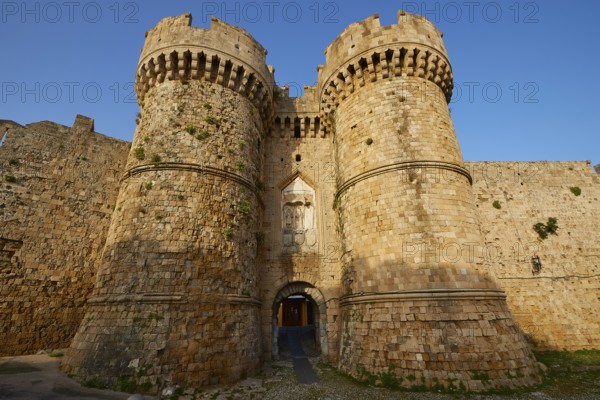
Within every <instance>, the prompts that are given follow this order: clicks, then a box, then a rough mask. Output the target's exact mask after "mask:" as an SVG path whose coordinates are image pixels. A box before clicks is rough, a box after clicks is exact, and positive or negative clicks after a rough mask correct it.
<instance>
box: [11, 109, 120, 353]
mask: <svg viewBox="0 0 600 400" xmlns="http://www.w3.org/2000/svg"><path fill="white" fill-rule="evenodd" d="M93 127H94V124H93V120H92V119H90V118H86V117H83V116H77V118H76V119H75V123H74V124H73V127H66V126H62V125H58V124H54V123H51V122H45V121H44V122H38V123H35V124H30V125H26V126H21V125H19V124H16V123H14V122H12V121H0V131H1V134H4V133H6V136H5V138H4V141H3V142H2V145H1V146H0V176H1V177H2V181H1V182H0V221H1V223H0V257H1V258H0V260H1V261H0V279H2V282H1V284H0V336H1V337H2V340H0V355H3V356H4V355H14V354H31V353H35V352H37V351H39V350H43V349H55V348H65V347H68V345H69V343H70V341H71V339H72V336H73V335H74V334H75V332H76V330H77V327H78V325H79V324H80V322H81V320H82V318H83V315H84V313H85V310H86V308H87V305H86V301H87V299H88V298H89V295H90V292H91V290H92V288H93V281H94V276H95V275H96V272H97V268H98V264H97V262H98V260H99V258H100V255H101V253H102V249H103V247H104V242H105V240H106V232H107V230H108V225H109V223H110V219H111V215H112V213H113V211H114V209H115V204H116V197H117V185H118V181H119V178H120V176H121V174H122V169H123V168H124V166H125V159H126V156H127V151H128V144H127V143H126V142H123V141H120V140H116V139H112V138H109V137H107V136H104V135H101V134H98V133H95V132H94V131H93Z"/></svg>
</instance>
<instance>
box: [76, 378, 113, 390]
mask: <svg viewBox="0 0 600 400" xmlns="http://www.w3.org/2000/svg"><path fill="white" fill-rule="evenodd" d="M82 385H83V386H85V387H89V388H93V389H108V385H107V384H105V383H104V382H101V381H100V380H98V378H96V377H93V378H87V379H86V380H85V381H83V383H82Z"/></svg>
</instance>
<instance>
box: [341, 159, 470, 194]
mask: <svg viewBox="0 0 600 400" xmlns="http://www.w3.org/2000/svg"><path fill="white" fill-rule="evenodd" d="M421 168H428V169H429V168H430V169H441V170H446V171H452V172H455V173H457V174H459V175H462V176H464V177H465V178H467V180H468V181H469V184H471V185H472V184H473V178H472V177H471V174H470V173H469V171H468V170H467V169H465V168H464V167H462V166H460V165H458V164H453V163H449V162H444V161H427V160H423V161H404V162H397V163H393V164H388V165H384V166H381V167H377V168H373V169H370V170H368V171H365V172H363V173H360V174H358V175H356V176H354V177H352V178H350V179H348V180H347V181H346V182H344V183H343V184H341V185H340V187H339V189H338V191H337V192H336V193H335V200H336V201H337V199H338V197H339V196H340V195H341V194H342V193H344V192H345V191H346V190H348V188H350V187H351V186H354V185H356V184H357V183H358V182H360V181H363V180H365V179H369V178H371V177H373V176H377V175H381V174H387V173H389V172H394V171H402V170H408V169H421Z"/></svg>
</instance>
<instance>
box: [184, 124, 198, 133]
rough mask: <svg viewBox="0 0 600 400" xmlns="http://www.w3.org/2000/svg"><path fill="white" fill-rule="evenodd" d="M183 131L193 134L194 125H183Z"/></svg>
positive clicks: (194, 131) (194, 130)
mask: <svg viewBox="0 0 600 400" xmlns="http://www.w3.org/2000/svg"><path fill="white" fill-rule="evenodd" d="M185 131H186V132H187V133H189V134H190V135H193V134H195V133H196V127H195V126H193V125H188V126H186V127H185Z"/></svg>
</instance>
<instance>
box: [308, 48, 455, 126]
mask: <svg viewBox="0 0 600 400" xmlns="http://www.w3.org/2000/svg"><path fill="white" fill-rule="evenodd" d="M392 47H395V48H392ZM341 65H342V67H340V68H338V69H337V70H335V71H334V72H332V73H331V74H330V76H328V77H327V78H325V80H323V82H324V83H323V86H322V87H321V104H320V118H321V120H322V121H324V122H325V123H326V125H327V128H328V129H329V128H331V127H330V124H331V121H330V120H329V119H328V118H326V117H327V116H328V115H332V113H333V112H334V111H335V109H336V108H337V106H338V105H339V104H340V102H341V101H342V100H344V99H345V98H346V97H348V96H349V95H350V94H352V93H353V92H354V91H355V90H356V89H358V88H359V87H362V86H365V85H366V84H367V83H368V82H375V81H377V80H381V79H389V78H393V77H396V76H405V77H406V76H410V77H415V78H421V79H425V80H428V81H431V82H433V83H435V84H436V85H437V86H438V87H439V88H440V89H441V90H442V92H443V95H444V97H445V98H446V101H447V102H448V103H449V102H450V99H451V97H452V88H453V87H454V83H453V78H452V67H451V66H450V62H449V61H448V59H447V58H446V56H445V55H444V54H442V53H440V52H439V51H437V50H436V49H434V48H433V47H429V46H427V45H424V44H422V43H412V42H395V43H389V44H386V45H385V47H381V48H376V49H369V50H368V52H367V51H365V52H363V53H361V54H358V55H356V56H353V57H352V58H351V59H349V60H347V61H345V62H344V63H342V64H341Z"/></svg>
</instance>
